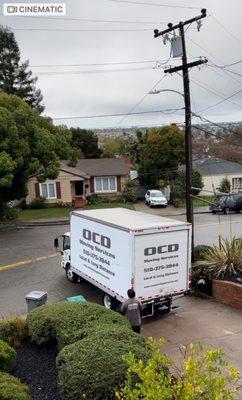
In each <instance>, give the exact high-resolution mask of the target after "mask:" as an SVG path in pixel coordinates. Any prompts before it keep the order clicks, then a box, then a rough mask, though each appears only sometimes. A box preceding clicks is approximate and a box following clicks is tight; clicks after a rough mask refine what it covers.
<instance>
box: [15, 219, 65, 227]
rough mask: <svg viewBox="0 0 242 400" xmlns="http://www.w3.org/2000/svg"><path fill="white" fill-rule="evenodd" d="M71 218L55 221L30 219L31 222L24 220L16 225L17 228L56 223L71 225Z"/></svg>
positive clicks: (53, 224) (54, 224)
mask: <svg viewBox="0 0 242 400" xmlns="http://www.w3.org/2000/svg"><path fill="white" fill-rule="evenodd" d="M69 224H70V220H69V219H63V220H59V221H58V220H57V221H56V220H55V221H29V222H27V221H26V222H22V223H17V224H16V225H15V227H16V228H17V229H21V228H22V229H24V228H33V227H36V226H56V225H69Z"/></svg>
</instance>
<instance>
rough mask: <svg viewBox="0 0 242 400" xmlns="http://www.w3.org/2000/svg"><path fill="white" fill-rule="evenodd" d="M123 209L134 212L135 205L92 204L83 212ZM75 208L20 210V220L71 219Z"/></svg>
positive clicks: (84, 208)
mask: <svg viewBox="0 0 242 400" xmlns="http://www.w3.org/2000/svg"><path fill="white" fill-rule="evenodd" d="M116 207H123V208H129V209H130V210H134V206H133V204H130V203H127V204H125V203H100V204H90V205H87V206H85V207H83V208H82V210H93V209H96V208H116ZM71 211H73V208H71V207H67V208H62V207H51V208H41V209H38V210H31V209H27V210H20V212H19V217H18V219H19V220H21V221H28V220H31V219H40V218H69V215H70V212H71Z"/></svg>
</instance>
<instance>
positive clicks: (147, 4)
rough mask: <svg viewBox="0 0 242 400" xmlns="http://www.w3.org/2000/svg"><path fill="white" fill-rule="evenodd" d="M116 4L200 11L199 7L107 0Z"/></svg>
mask: <svg viewBox="0 0 242 400" xmlns="http://www.w3.org/2000/svg"><path fill="white" fill-rule="evenodd" d="M107 1H112V2H114V3H127V4H139V5H144V6H155V7H169V8H182V9H188V10H200V8H198V7H190V6H181V5H171V4H160V3H146V2H141V1H129V0H107Z"/></svg>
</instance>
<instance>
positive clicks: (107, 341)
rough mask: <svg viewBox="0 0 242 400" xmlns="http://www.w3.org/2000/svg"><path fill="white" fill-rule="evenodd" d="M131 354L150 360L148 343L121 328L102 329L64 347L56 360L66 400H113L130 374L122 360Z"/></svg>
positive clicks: (139, 336) (62, 391)
mask: <svg viewBox="0 0 242 400" xmlns="http://www.w3.org/2000/svg"><path fill="white" fill-rule="evenodd" d="M131 351H132V352H133V353H134V354H135V356H136V357H137V359H147V358H148V354H149V352H148V349H147V346H146V343H145V339H144V338H143V337H142V336H141V335H137V334H136V333H133V332H132V331H131V330H130V331H129V330H127V329H126V328H121V327H113V328H109V327H107V328H106V329H104V328H103V329H101V330H100V332H98V331H96V332H95V333H93V335H90V336H88V337H86V338H84V339H83V340H80V341H78V342H76V343H74V344H71V345H69V346H66V347H64V349H62V350H61V352H60V354H59V355H58V357H57V365H58V368H59V385H60V391H61V394H62V396H63V400H77V399H78V400H81V399H85V400H94V399H95V400H104V399H105V400H111V399H113V398H114V393H115V390H116V389H117V388H118V387H119V386H120V385H121V384H122V383H123V382H124V377H125V374H126V371H127V365H126V363H125V361H124V360H123V356H125V355H127V354H128V353H129V352H131Z"/></svg>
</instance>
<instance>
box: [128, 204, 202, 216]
mask: <svg viewBox="0 0 242 400" xmlns="http://www.w3.org/2000/svg"><path fill="white" fill-rule="evenodd" d="M134 208H135V210H136V211H141V212H146V213H150V214H155V215H160V216H162V217H174V216H176V215H186V209H185V208H183V207H181V208H180V207H179V208H175V207H173V206H167V207H166V208H161V207H152V208H150V207H149V206H147V205H146V204H144V202H138V203H136V204H134ZM204 213H209V209H208V206H205V207H194V214H204Z"/></svg>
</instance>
